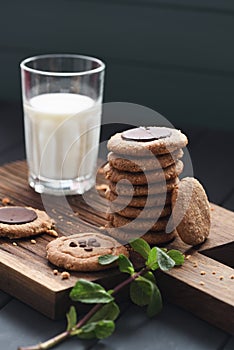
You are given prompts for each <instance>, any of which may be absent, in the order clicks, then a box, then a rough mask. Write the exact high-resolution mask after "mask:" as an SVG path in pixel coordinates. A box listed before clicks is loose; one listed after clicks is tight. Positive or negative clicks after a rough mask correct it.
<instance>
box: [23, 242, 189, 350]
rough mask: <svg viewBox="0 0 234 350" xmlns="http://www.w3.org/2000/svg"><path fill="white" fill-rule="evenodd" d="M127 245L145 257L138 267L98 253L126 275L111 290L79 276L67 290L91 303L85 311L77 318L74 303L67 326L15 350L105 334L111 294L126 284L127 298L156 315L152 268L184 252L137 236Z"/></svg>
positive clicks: (115, 312)
mask: <svg viewBox="0 0 234 350" xmlns="http://www.w3.org/2000/svg"><path fill="white" fill-rule="evenodd" d="M130 245H131V247H132V249H133V250H134V251H136V252H137V253H139V254H140V255H141V256H142V257H143V259H144V260H145V265H144V266H143V267H142V268H141V269H140V271H135V268H134V266H133V264H132V262H131V261H130V259H128V258H127V257H126V256H125V255H119V256H115V255H104V256H101V257H99V264H101V265H108V264H112V263H114V262H116V261H118V266H119V270H120V272H122V273H125V274H127V275H129V276H128V277H127V278H126V279H125V280H124V281H123V282H121V283H120V284H118V285H117V286H116V287H115V288H114V289H112V290H106V289H105V288H104V287H102V286H101V285H100V284H97V283H94V282H90V281H87V280H85V279H80V280H79V281H77V283H76V284H75V286H74V287H73V288H72V290H71V292H70V298H71V299H72V300H73V301H79V302H82V303H86V304H94V306H93V307H92V308H91V309H90V310H89V311H88V313H87V314H86V315H85V316H84V317H83V318H81V319H80V320H78V316H77V311H76V309H75V307H74V306H71V307H70V310H69V311H68V313H67V315H66V316H67V329H66V331H64V332H63V333H60V334H58V335H57V336H55V337H53V338H51V339H49V340H47V341H46V342H44V343H39V344H37V345H34V346H29V347H19V348H18V350H40V349H45V350H46V349H50V348H52V347H54V346H56V345H57V344H59V343H61V342H62V341H64V340H65V339H67V338H70V337H73V336H77V337H78V338H81V339H92V338H97V339H103V338H107V337H109V336H110V335H111V334H112V333H113V332H114V330H115V320H116V319H117V318H118V316H119V313H120V310H119V307H118V305H117V304H116V302H115V295H116V294H117V293H118V292H119V291H120V290H121V289H123V288H124V287H125V286H127V285H129V286H130V298H131V300H132V302H133V303H135V304H136V305H138V306H141V307H146V312H147V315H148V316H149V317H153V316H155V315H157V314H158V313H159V312H160V311H161V309H162V297H161V293H160V290H159V288H158V286H157V283H156V279H155V275H154V274H153V272H152V271H155V270H157V269H161V270H162V271H167V270H169V269H171V268H173V267H174V266H179V265H182V264H183V263H184V256H183V254H182V253H181V252H179V251H178V250H174V249H173V250H169V251H168V250H167V249H165V248H158V247H153V248H151V247H150V246H149V244H148V243H147V242H145V241H144V240H143V239H141V238H138V239H135V240H132V241H131V242H130Z"/></svg>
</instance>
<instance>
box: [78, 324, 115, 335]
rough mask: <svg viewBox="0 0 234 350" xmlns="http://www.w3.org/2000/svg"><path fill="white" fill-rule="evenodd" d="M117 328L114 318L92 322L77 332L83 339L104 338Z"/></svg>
mask: <svg viewBox="0 0 234 350" xmlns="http://www.w3.org/2000/svg"><path fill="white" fill-rule="evenodd" d="M114 330H115V323H114V321H112V320H102V321H98V322H91V323H88V324H86V325H84V326H83V327H81V328H80V333H79V334H77V335H78V337H79V338H81V339H92V338H97V339H104V338H107V337H109V336H110V335H111V334H112V333H113V332H114Z"/></svg>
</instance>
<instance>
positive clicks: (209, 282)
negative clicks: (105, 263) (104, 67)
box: [0, 161, 234, 333]
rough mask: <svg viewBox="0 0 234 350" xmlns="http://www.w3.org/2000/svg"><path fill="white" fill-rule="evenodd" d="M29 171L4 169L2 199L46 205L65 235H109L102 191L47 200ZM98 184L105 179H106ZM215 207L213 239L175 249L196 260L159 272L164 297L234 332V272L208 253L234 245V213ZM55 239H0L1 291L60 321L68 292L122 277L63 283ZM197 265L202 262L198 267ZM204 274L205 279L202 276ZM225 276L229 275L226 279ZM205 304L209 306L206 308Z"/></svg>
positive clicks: (102, 275)
mask: <svg viewBox="0 0 234 350" xmlns="http://www.w3.org/2000/svg"><path fill="white" fill-rule="evenodd" d="M26 172H27V168H26V164H25V161H19V162H14V163H10V164H6V165H5V166H3V167H0V199H1V198H3V197H5V196H8V197H9V198H10V199H11V200H12V202H13V203H14V204H16V205H32V206H34V207H37V208H39V209H42V208H43V207H45V208H46V211H47V212H48V213H49V214H50V215H51V216H52V217H53V218H54V219H55V221H56V226H57V228H58V231H59V233H60V234H63V235H69V234H72V233H77V232H82V231H87V230H88V231H97V230H98V231H99V230H100V231H101V232H103V230H101V228H100V227H101V226H103V225H104V224H105V223H106V214H105V212H106V203H105V201H104V202H103V200H102V197H100V196H99V195H98V193H97V192H96V191H94V190H92V191H89V192H88V193H87V194H86V198H82V196H71V197H67V199H66V198H65V197H64V198H62V197H53V196H42V197H41V196H40V195H39V194H36V193H35V192H34V191H33V190H32V189H31V188H29V186H28V184H27V176H26ZM98 180H99V181H103V179H102V178H101V175H100V176H99V179H98ZM85 199H86V201H85ZM87 201H88V203H89V205H88V204H87ZM213 207H214V210H213V211H212V228H211V234H210V238H209V239H208V240H207V241H206V242H205V243H204V244H203V245H202V246H201V247H198V248H196V249H195V248H193V249H191V248H190V247H189V246H187V245H185V244H184V243H182V242H181V241H180V240H179V239H176V240H175V241H174V242H173V243H171V244H170V245H169V246H170V247H174V248H179V249H181V251H183V252H184V253H185V254H187V255H188V254H189V255H191V257H190V259H186V262H185V264H184V266H183V267H181V268H178V269H174V270H172V271H170V272H167V273H163V274H162V273H159V274H158V278H159V282H160V286H161V288H162V290H163V293H165V295H167V296H168V298H169V299H170V300H172V301H174V302H176V303H178V304H179V305H181V306H183V307H185V308H187V309H189V310H191V311H192V312H194V313H195V314H197V315H199V316H200V317H201V318H204V319H205V320H208V321H209V322H211V323H213V324H215V325H217V326H218V327H220V328H222V329H224V330H226V331H228V332H230V333H232V332H234V320H233V319H232V317H231V315H232V311H233V306H234V293H233V291H234V289H233V286H234V280H232V279H231V278H230V277H231V275H232V274H233V269H232V268H231V267H230V266H227V265H225V264H224V263H222V262H220V261H216V260H214V259H211V258H210V257H208V256H206V255H208V254H207V252H209V251H211V249H213V248H214V247H216V248H217V247H219V246H220V247H222V248H223V247H224V245H227V244H232V243H233V227H234V213H232V212H230V211H228V210H225V209H223V208H220V207H218V206H215V205H214V206H213ZM51 239H52V237H50V236H48V235H41V236H40V237H37V238H36V241H37V243H36V244H32V243H31V242H30V239H22V240H18V242H17V246H15V245H13V244H12V241H10V240H7V239H3V238H2V239H0V274H1V279H0V288H2V289H3V290H4V291H6V292H8V293H9V294H11V295H13V296H15V297H17V298H19V299H20V300H22V301H24V302H26V303H28V304H29V305H31V306H32V307H34V308H35V309H37V310H39V311H40V312H42V313H44V314H46V315H47V316H49V317H51V318H58V317H60V316H62V315H64V312H65V311H66V309H67V307H68V292H69V290H70V288H71V287H72V286H73V285H74V283H75V281H76V280H77V279H78V278H81V277H82V278H86V279H89V280H92V281H97V280H98V281H100V282H101V283H103V284H108V287H110V286H113V284H114V283H115V282H116V280H117V279H118V278H119V273H118V270H117V269H114V270H112V271H106V272H105V271H103V272H97V273H72V274H71V278H70V279H69V280H61V278H60V277H59V276H54V275H53V266H52V265H51V264H49V263H48V262H47V259H46V254H45V247H46V244H47V243H48V242H49V241H50V240H51ZM204 254H206V255H204ZM194 261H196V262H197V267H196V268H195V267H194ZM202 270H204V271H205V273H206V274H205V275H201V274H200V272H201V271H202ZM214 271H215V275H214V274H213V272H214ZM220 276H223V279H222V280H220ZM200 282H202V283H200ZM199 305H203V306H202V308H201V307H198V306H199ZM220 310H221V311H222V312H221V316H220Z"/></svg>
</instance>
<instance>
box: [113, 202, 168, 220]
mask: <svg viewBox="0 0 234 350" xmlns="http://www.w3.org/2000/svg"><path fill="white" fill-rule="evenodd" d="M110 210H111V212H112V213H113V212H115V213H118V215H121V216H123V217H125V218H129V219H135V218H137V217H138V216H139V215H140V218H141V219H155V218H158V217H160V218H162V217H165V216H168V215H170V214H171V206H170V205H167V206H165V207H163V206H159V207H151V208H134V207H130V206H127V207H125V208H123V207H122V206H121V207H120V205H117V204H114V203H111V204H110Z"/></svg>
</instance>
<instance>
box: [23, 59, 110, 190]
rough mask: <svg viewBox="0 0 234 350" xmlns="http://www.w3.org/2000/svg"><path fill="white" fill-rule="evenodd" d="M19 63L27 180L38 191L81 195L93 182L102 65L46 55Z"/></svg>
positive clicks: (98, 135) (100, 102) (95, 62)
mask: <svg viewBox="0 0 234 350" xmlns="http://www.w3.org/2000/svg"><path fill="white" fill-rule="evenodd" d="M20 67H21V81H22V99H23V110H24V128H25V146H26V157H27V164H28V181H29V185H30V186H31V187H32V188H34V190H35V191H36V192H39V193H50V194H54V195H62V194H82V193H84V192H85V191H87V190H89V189H90V188H91V187H92V186H93V185H94V184H95V176H96V163H97V156H98V147H99V137H100V125H101V106H102V97H103V84H104V71H105V64H104V63H103V62H102V61H101V60H99V59H97V58H93V57H88V56H82V55H73V54H52V55H41V56H35V57H30V58H27V59H25V60H24V61H23V62H22V63H21V64H20Z"/></svg>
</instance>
